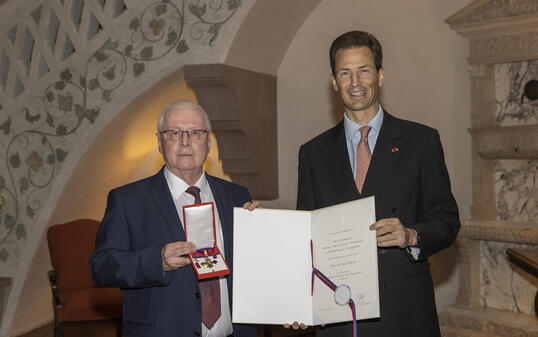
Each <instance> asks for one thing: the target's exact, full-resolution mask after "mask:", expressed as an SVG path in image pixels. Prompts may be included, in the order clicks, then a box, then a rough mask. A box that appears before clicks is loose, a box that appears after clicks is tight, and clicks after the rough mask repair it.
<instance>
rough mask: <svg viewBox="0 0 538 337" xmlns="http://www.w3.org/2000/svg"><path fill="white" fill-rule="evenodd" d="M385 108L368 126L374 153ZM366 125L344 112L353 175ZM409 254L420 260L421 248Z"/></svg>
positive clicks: (409, 249) (369, 138)
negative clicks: (362, 129) (353, 119)
mask: <svg viewBox="0 0 538 337" xmlns="http://www.w3.org/2000/svg"><path fill="white" fill-rule="evenodd" d="M383 115H384V112H383V109H382V108H381V105H380V106H379V110H378V111H377V114H376V115H375V116H374V118H372V120H370V122H369V123H368V126H370V127H372V129H371V130H370V132H369V133H368V147H369V148H370V153H371V154H372V155H373V154H374V149H375V144H376V142H377V137H378V136H379V131H380V130H381V125H382V124H383ZM363 126H366V125H359V124H357V123H355V122H354V121H352V120H351V119H350V118H349V117H348V116H347V114H345V113H344V130H345V132H346V144H347V153H348V156H349V162H350V164H351V170H352V171H353V177H356V176H357V146H358V145H359V142H360V141H361V132H360V131H359V129H360V128H361V127H363ZM407 251H408V252H409V254H411V255H412V256H413V258H414V259H415V260H418V256H419V254H420V248H418V247H416V246H414V247H407Z"/></svg>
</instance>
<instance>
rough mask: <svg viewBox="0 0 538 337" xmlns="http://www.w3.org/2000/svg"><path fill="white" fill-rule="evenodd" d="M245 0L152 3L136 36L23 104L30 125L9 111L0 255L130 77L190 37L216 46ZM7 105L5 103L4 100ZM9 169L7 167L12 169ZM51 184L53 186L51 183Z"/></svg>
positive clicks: (134, 28)
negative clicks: (21, 124)
mask: <svg viewBox="0 0 538 337" xmlns="http://www.w3.org/2000/svg"><path fill="white" fill-rule="evenodd" d="M240 6H241V0H226V1H225V0H206V1H204V0H190V1H189V0H183V1H171V0H163V1H159V2H155V3H153V4H150V5H148V6H147V7H146V8H145V9H144V10H143V11H142V13H140V15H138V16H136V17H133V18H132V20H131V21H130V23H129V26H128V27H127V28H126V29H128V30H129V32H130V39H128V41H122V40H120V39H116V40H114V39H112V38H110V39H108V40H107V41H106V42H105V43H104V44H103V45H102V46H101V47H100V48H99V49H98V50H97V51H96V52H95V53H94V54H92V55H91V56H90V57H89V58H88V60H86V62H84V63H81V66H80V67H79V68H76V69H65V70H63V71H62V72H61V73H60V76H59V79H58V80H56V81H55V82H53V83H51V84H49V85H48V86H47V87H46V89H45V90H44V92H43V93H42V95H41V96H40V97H35V98H33V99H31V100H30V101H29V102H28V103H27V105H26V106H24V107H23V108H22V113H23V114H24V116H25V118H24V123H25V125H24V127H23V128H22V129H23V130H22V131H15V127H14V121H12V119H11V117H8V118H7V119H6V120H4V121H3V122H2V123H0V133H3V134H4V135H5V136H10V138H9V139H10V140H9V142H8V144H7V146H6V147H5V153H4V154H3V155H2V156H3V158H0V159H2V160H3V161H4V165H5V167H6V168H7V170H4V171H3V172H2V173H0V262H3V263H5V262H6V261H7V260H8V259H9V258H10V257H14V256H18V255H19V254H20V249H21V246H22V245H23V243H24V240H25V239H26V237H27V230H28V227H27V225H26V224H28V223H31V222H32V219H35V217H36V216H37V214H38V213H39V211H40V209H41V206H42V204H43V203H44V201H45V200H46V198H47V196H48V194H49V193H50V190H49V188H50V187H51V183H52V182H53V180H54V178H55V177H56V176H57V174H58V171H59V169H60V168H61V166H62V164H63V163H64V162H65V160H66V159H67V158H68V156H69V148H70V146H69V144H70V143H72V142H75V141H76V136H77V135H78V134H79V133H80V131H81V130H82V129H81V128H83V127H88V126H89V125H91V124H94V123H95V121H96V119H97V118H98V117H99V115H100V113H101V109H102V107H103V106H104V105H106V104H107V102H110V101H111V100H113V99H114V95H115V94H118V92H117V91H118V89H120V88H121V87H122V85H123V84H124V83H125V81H126V79H127V78H133V79H136V78H138V77H140V76H142V75H143V74H144V73H145V72H146V71H147V70H148V68H149V67H150V66H151V64H152V62H154V61H156V60H159V59H161V58H163V57H164V56H166V55H168V54H170V53H171V52H175V53H177V54H184V53H187V52H188V51H189V49H190V46H189V43H201V44H202V45H203V46H207V47H211V46H213V45H214V43H215V41H216V40H217V38H218V35H219V31H220V29H221V27H222V26H223V25H224V24H225V23H226V22H228V21H229V20H230V18H231V17H232V16H233V15H234V14H235V12H236V11H237V9H238V8H239V7H240ZM0 109H1V106H0ZM6 173H7V174H6ZM47 187H49V188H47Z"/></svg>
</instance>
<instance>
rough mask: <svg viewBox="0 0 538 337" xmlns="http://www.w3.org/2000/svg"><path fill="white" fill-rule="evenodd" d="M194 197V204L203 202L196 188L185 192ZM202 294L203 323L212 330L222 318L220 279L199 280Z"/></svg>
mask: <svg viewBox="0 0 538 337" xmlns="http://www.w3.org/2000/svg"><path fill="white" fill-rule="evenodd" d="M185 192H187V193H189V194H191V195H192V196H194V203H195V204H199V203H201V202H202V199H201V198H200V189H199V188H198V187H196V186H191V187H189V188H187V190H186V191H185ZM198 286H199V287H200V294H201V295H202V323H204V325H205V326H206V327H207V328H208V329H211V328H212V327H213V325H215V322H217V320H218V319H219V317H220V285H219V279H218V277H217V278H212V279H206V280H199V281H198Z"/></svg>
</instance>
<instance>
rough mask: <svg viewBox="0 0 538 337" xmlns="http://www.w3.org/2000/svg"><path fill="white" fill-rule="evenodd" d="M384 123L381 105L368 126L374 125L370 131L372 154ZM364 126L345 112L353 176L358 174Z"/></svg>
mask: <svg viewBox="0 0 538 337" xmlns="http://www.w3.org/2000/svg"><path fill="white" fill-rule="evenodd" d="M382 124H383V109H382V108H381V105H380V106H379V110H378V111H377V114H376V115H375V116H374V118H372V120H371V121H370V122H369V123H368V126H371V127H372V129H371V130H370V132H369V133H368V147H369V148H370V153H371V154H373V153H374V148H375V143H376V142H377V137H378V136H379V130H381V125H382ZM363 126H365V125H359V124H357V123H355V122H354V121H352V120H351V119H349V117H348V116H347V114H345V113H344V130H345V132H346V143H347V153H348V155H349V162H350V164H351V170H352V171H353V177H356V176H357V146H358V145H359V142H360V141H361V138H362V137H361V132H360V131H359V129H360V128H361V127H363Z"/></svg>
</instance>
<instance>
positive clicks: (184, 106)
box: [157, 99, 211, 133]
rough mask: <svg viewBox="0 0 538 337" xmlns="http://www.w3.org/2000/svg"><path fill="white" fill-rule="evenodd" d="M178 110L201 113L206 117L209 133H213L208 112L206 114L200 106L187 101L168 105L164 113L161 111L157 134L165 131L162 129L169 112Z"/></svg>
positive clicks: (183, 100)
mask: <svg viewBox="0 0 538 337" xmlns="http://www.w3.org/2000/svg"><path fill="white" fill-rule="evenodd" d="M178 108H179V109H193V110H197V111H199V112H200V113H201V114H202V116H203V117H204V121H205V124H206V127H207V130H208V132H209V133H211V120H210V119H209V115H208V114H207V112H205V110H204V108H202V107H201V106H200V105H198V104H196V103H194V102H193V101H189V100H186V99H182V100H178V101H174V102H172V103H170V104H168V105H167V106H166V107H165V108H164V109H163V111H161V114H160V115H159V119H158V120H157V132H161V131H163V130H162V127H163V123H164V118H165V117H166V114H167V113H168V111H170V110H173V109H178Z"/></svg>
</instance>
